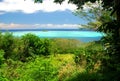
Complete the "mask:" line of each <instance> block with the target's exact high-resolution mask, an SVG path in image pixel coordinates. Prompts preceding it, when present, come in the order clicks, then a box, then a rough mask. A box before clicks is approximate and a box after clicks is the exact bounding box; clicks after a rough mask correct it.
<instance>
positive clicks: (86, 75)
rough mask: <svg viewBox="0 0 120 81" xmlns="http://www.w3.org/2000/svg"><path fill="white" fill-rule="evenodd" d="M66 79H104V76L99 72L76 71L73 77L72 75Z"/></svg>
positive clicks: (69, 80) (82, 80) (99, 80)
mask: <svg viewBox="0 0 120 81" xmlns="http://www.w3.org/2000/svg"><path fill="white" fill-rule="evenodd" d="M66 81H103V80H102V76H100V75H98V74H97V73H88V72H82V73H75V74H74V75H73V77H70V78H69V79H67V80H66Z"/></svg>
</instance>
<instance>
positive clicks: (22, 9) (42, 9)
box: [0, 0, 86, 29]
mask: <svg viewBox="0 0 120 81" xmlns="http://www.w3.org/2000/svg"><path fill="white" fill-rule="evenodd" d="M76 8H77V7H76V6H75V5H73V4H68V3H67V1H65V2H64V3H63V4H62V5H60V4H56V3H53V0H44V1H43V3H42V4H41V3H34V1H33V0H0V28H1V29H11V28H18V29H19V28H40V27H41V28H42V27H44V28H68V29H69V28H73V29H76V28H78V27H80V25H78V24H86V21H84V20H83V19H81V18H79V17H77V16H75V15H74V14H73V12H74V11H75V9H76Z"/></svg>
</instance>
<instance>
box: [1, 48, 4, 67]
mask: <svg viewBox="0 0 120 81" xmlns="http://www.w3.org/2000/svg"><path fill="white" fill-rule="evenodd" d="M4 60H5V58H4V51H3V50H0V67H1V65H2V64H3V63H4Z"/></svg>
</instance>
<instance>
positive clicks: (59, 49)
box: [52, 38, 81, 54]
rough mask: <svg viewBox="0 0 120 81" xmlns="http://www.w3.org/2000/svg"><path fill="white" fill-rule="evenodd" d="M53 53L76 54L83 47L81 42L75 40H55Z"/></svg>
mask: <svg viewBox="0 0 120 81" xmlns="http://www.w3.org/2000/svg"><path fill="white" fill-rule="evenodd" d="M52 41H53V44H52V46H53V49H54V50H53V51H54V52H55V53H58V54H59V53H60V54H64V53H74V50H75V49H77V48H78V47H79V45H81V42H80V41H79V40H74V39H60V38H59V39H53V40H52Z"/></svg>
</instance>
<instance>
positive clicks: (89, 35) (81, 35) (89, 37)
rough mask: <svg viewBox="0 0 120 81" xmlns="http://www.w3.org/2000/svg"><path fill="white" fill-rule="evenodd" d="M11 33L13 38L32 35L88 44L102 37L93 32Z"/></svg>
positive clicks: (101, 34) (30, 31)
mask: <svg viewBox="0 0 120 81" xmlns="http://www.w3.org/2000/svg"><path fill="white" fill-rule="evenodd" d="M9 32H12V33H13V35H14V36H17V37H20V36H22V35H25V34H27V33H32V34H34V35H36V36H39V37H41V38H68V39H77V40H80V41H82V42H90V41H96V40H100V38H101V37H102V36H103V33H100V32H95V31H84V30H83V31H65V30H63V31H40V30H38V31H37V30H36V31H34V30H33V31H32V30H29V31H25V30H24V31H18V30H17V31H9Z"/></svg>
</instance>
